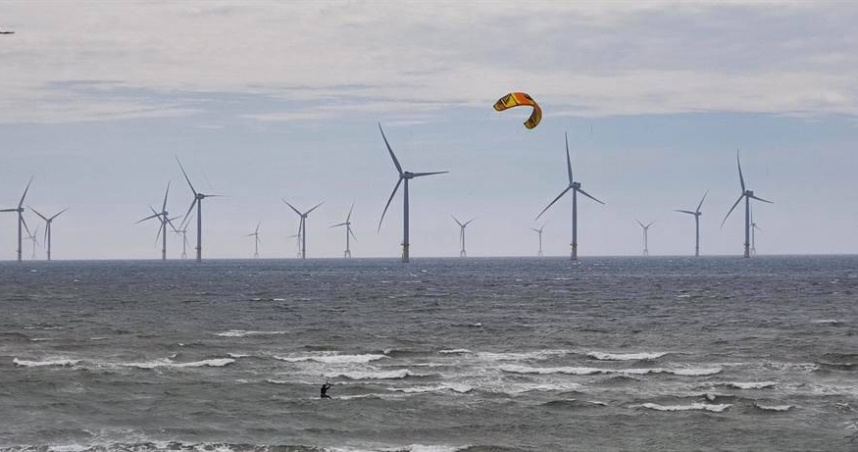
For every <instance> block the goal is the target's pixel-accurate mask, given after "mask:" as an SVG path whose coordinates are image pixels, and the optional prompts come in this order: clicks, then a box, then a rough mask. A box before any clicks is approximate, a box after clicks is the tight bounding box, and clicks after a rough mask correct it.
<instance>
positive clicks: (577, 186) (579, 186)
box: [572, 182, 581, 190]
mask: <svg viewBox="0 0 858 452" xmlns="http://www.w3.org/2000/svg"><path fill="white" fill-rule="evenodd" d="M572 188H574V189H576V190H577V189H579V188H581V182H572Z"/></svg>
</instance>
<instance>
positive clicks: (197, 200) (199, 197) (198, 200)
mask: <svg viewBox="0 0 858 452" xmlns="http://www.w3.org/2000/svg"><path fill="white" fill-rule="evenodd" d="M176 162H177V163H178V164H179V168H181V169H182V174H183V175H184V176H185V180H186V181H188V186H189V187H191V192H193V193H194V200H193V201H191V207H189V208H188V212H187V213H185V218H183V219H182V224H181V226H182V229H185V226H186V225H187V224H186V221H188V215H190V214H191V211H192V210H194V206H196V208H197V248H196V249H197V262H202V260H203V200H204V199H206V198H213V197H218V196H221V195H206V194H203V193H198V192H197V191H196V190H195V189H194V184H192V183H191V179H190V178H188V173H187V172H185V167H184V166H182V162H181V161H180V160H179V158H178V157H176Z"/></svg>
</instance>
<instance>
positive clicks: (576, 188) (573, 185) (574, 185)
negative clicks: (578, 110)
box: [536, 133, 605, 261]
mask: <svg viewBox="0 0 858 452" xmlns="http://www.w3.org/2000/svg"><path fill="white" fill-rule="evenodd" d="M566 170H567V172H568V175H569V186H568V187H566V189H565V190H563V191H562V192H560V194H559V195H557V197H556V198H554V201H551V203H550V204H548V206H547V207H545V208H544V209H542V212H540V213H539V215H537V216H536V219H537V220H538V219H539V217H541V216H542V214H544V213H545V211H547V210H548V209H549V208H550V207H551V206H553V205H554V203H556V202H557V200H559V199H560V198H562V197H563V195H565V194H566V192H567V191H569V190H572V260H573V261H577V260H578V192H581V194H582V195H584V196H586V197H588V198H590V199H592V200H593V201H596V202H597V203H599V204H602V205H604V204H605V203H603V202H602V201H599V200H598V199H596V198H594V197H592V196H590V194H589V193H587V192H585V191H584V190H582V189H581V183H580V182H575V180H574V179H573V178H572V160H571V159H570V158H569V134H568V133H567V134H566Z"/></svg>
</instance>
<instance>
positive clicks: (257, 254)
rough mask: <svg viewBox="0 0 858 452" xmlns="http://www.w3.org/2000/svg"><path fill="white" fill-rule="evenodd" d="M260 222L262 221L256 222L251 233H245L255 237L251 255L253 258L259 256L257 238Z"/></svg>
mask: <svg viewBox="0 0 858 452" xmlns="http://www.w3.org/2000/svg"><path fill="white" fill-rule="evenodd" d="M261 224H262V223H256V230H255V231H253V233H251V234H247V235H245V237H256V239H255V240H254V241H253V257H254V258H258V257H259V243H260V240H259V225H261Z"/></svg>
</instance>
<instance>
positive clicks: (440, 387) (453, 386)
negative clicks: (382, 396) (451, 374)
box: [388, 383, 474, 394]
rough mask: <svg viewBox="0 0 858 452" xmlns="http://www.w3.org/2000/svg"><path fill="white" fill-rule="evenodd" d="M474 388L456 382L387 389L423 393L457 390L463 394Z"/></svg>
mask: <svg viewBox="0 0 858 452" xmlns="http://www.w3.org/2000/svg"><path fill="white" fill-rule="evenodd" d="M473 389H474V388H472V387H470V386H468V385H464V384H456V383H443V384H440V385H434V386H411V387H406V388H388V390H389V391H395V392H405V393H409V394H414V393H424V392H438V391H453V392H458V393H460V394H465V393H467V392H470V391H471V390H473Z"/></svg>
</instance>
